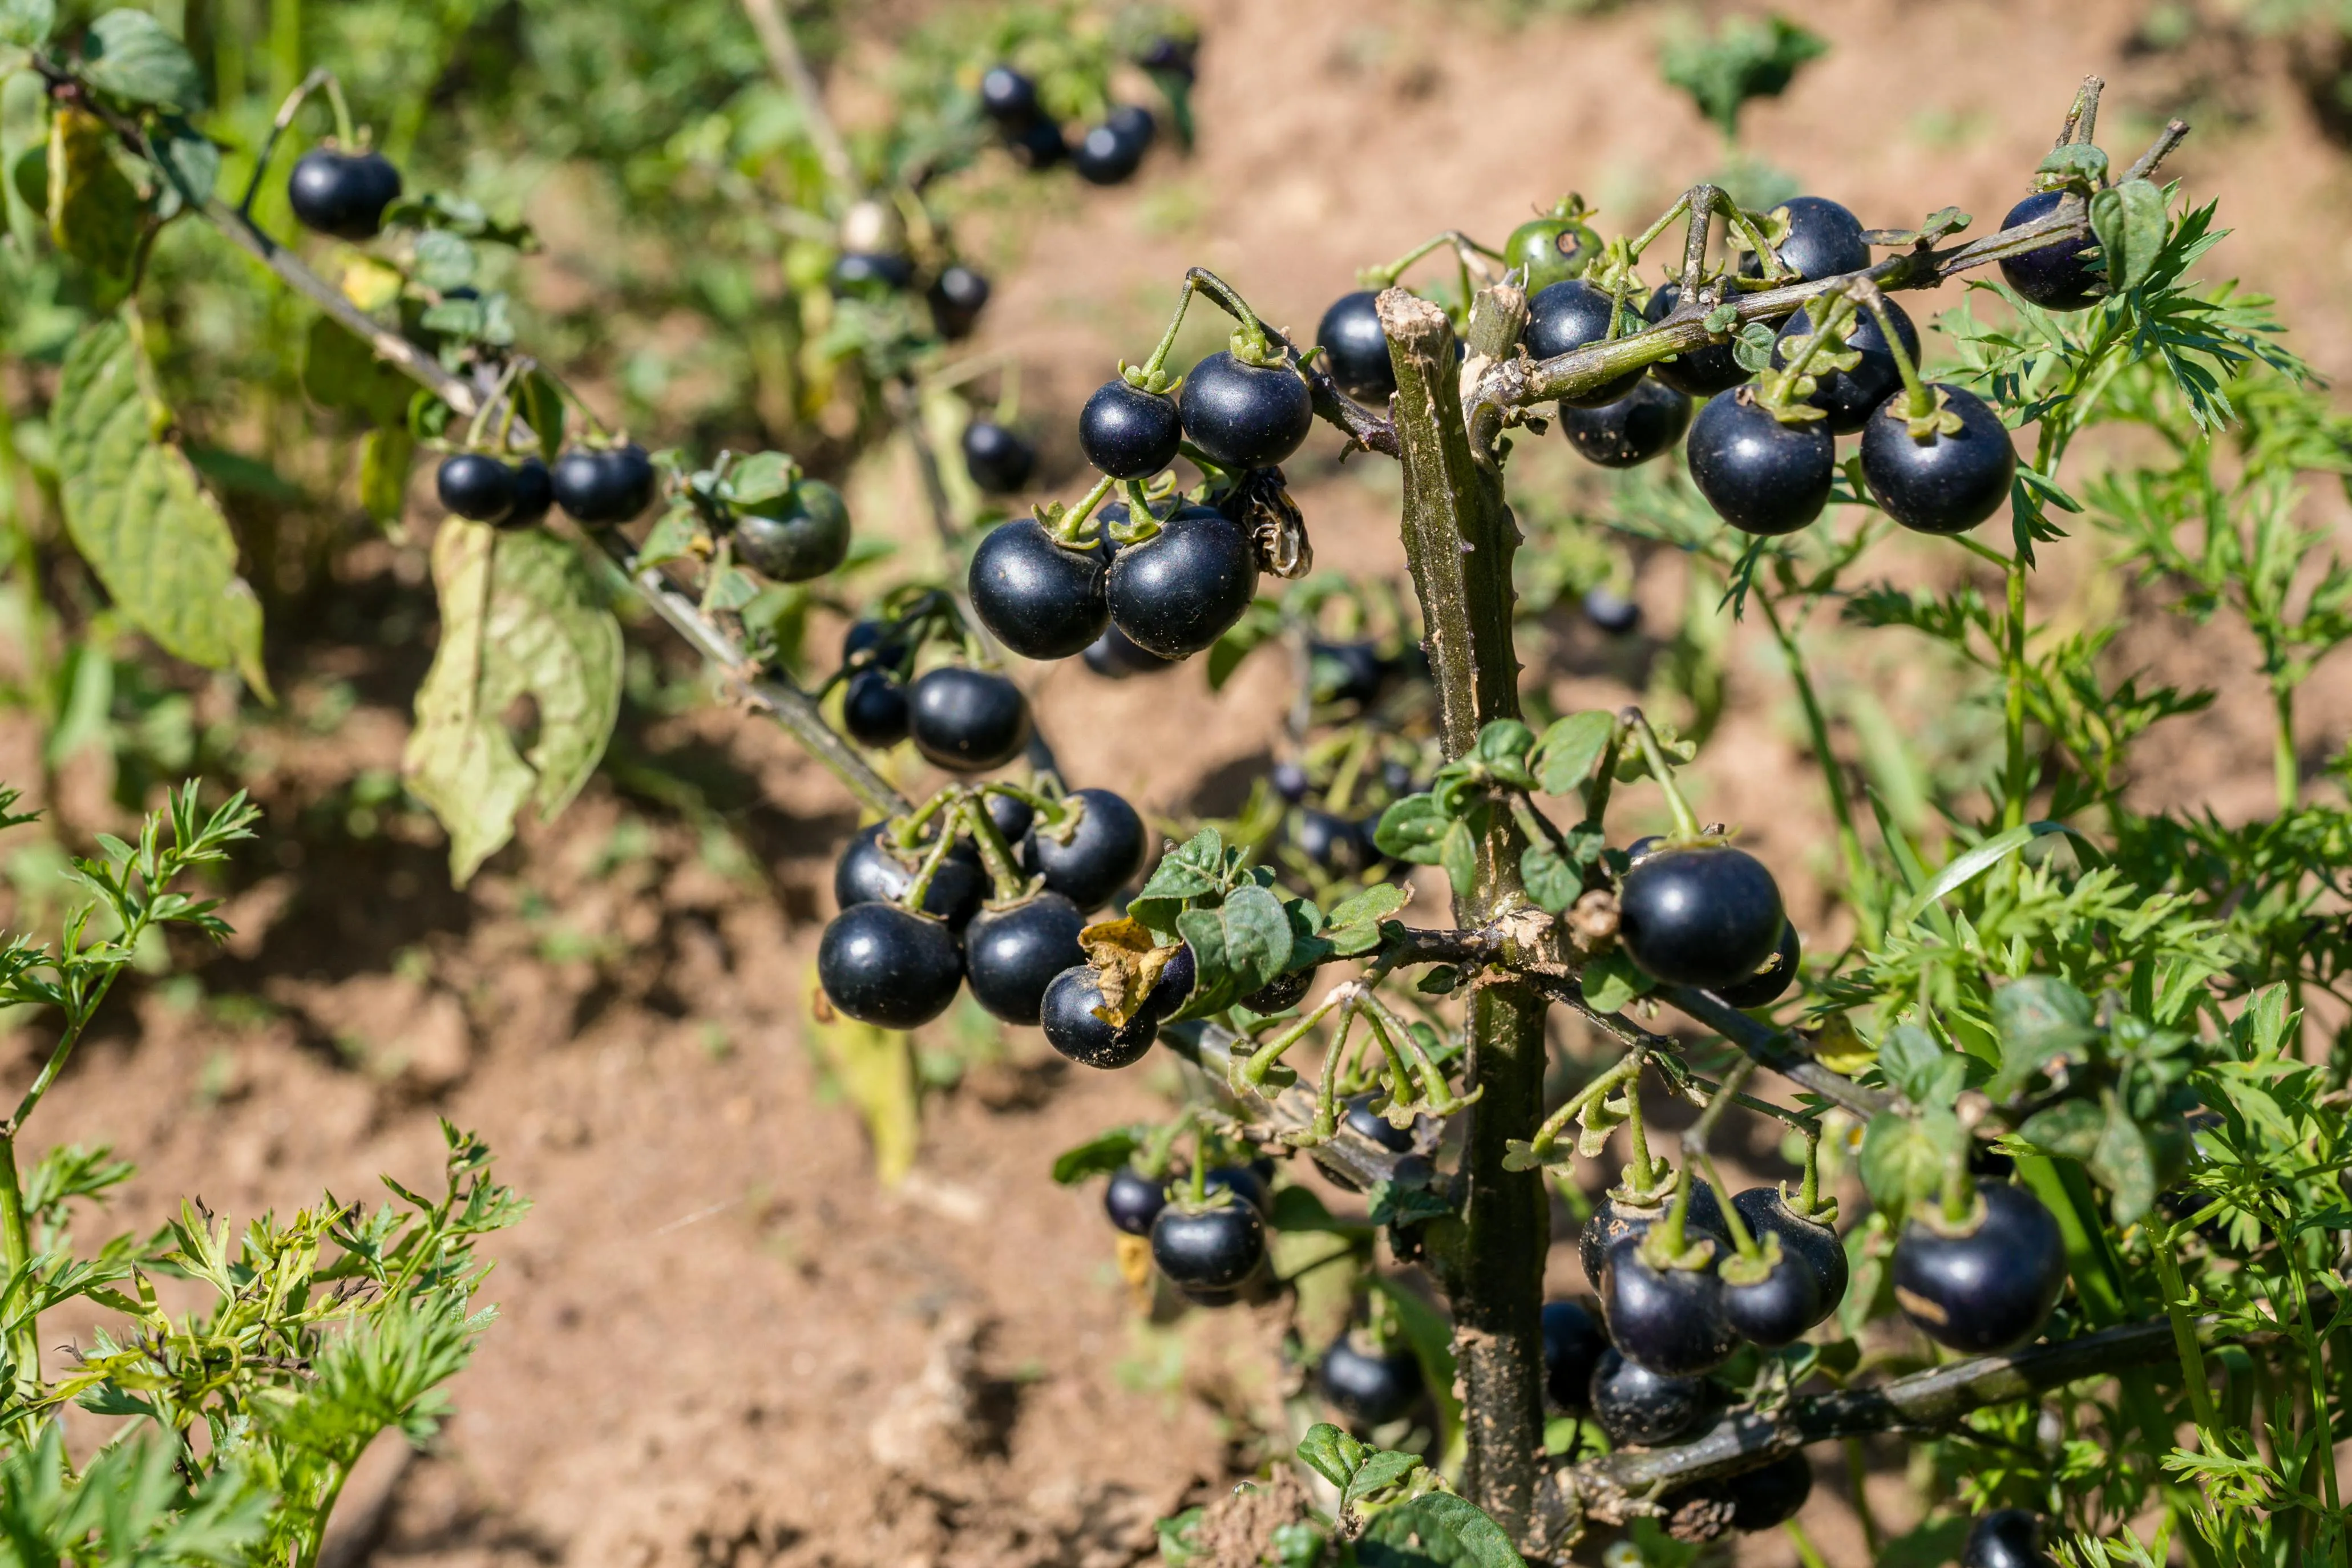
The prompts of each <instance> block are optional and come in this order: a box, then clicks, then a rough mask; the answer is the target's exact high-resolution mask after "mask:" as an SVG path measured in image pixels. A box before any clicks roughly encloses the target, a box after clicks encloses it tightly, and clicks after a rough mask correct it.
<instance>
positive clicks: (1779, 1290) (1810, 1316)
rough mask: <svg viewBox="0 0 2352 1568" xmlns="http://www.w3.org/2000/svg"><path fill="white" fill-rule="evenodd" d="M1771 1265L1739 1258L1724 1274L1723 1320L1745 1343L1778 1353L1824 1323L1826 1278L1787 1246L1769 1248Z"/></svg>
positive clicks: (1727, 1264) (1731, 1261) (1730, 1261)
mask: <svg viewBox="0 0 2352 1568" xmlns="http://www.w3.org/2000/svg"><path fill="white" fill-rule="evenodd" d="M1765 1250H1766V1252H1767V1254H1768V1256H1769V1259H1770V1260H1769V1262H1767V1261H1766V1260H1764V1259H1760V1258H1759V1259H1754V1260H1751V1259H1748V1258H1729V1259H1727V1260H1726V1261H1725V1262H1724V1264H1723V1266H1722V1268H1721V1270H1720V1272H1721V1274H1722V1278H1723V1317H1724V1321H1726V1322H1727V1323H1729V1324H1730V1325H1731V1327H1732V1331H1734V1332H1736V1333H1737V1334H1738V1336H1739V1337H1740V1338H1741V1339H1744V1340H1749V1341H1752V1342H1755V1343H1757V1344H1759V1345H1762V1346H1763V1347H1764V1348H1765V1349H1766V1350H1778V1349H1779V1348H1780V1346H1782V1345H1790V1344H1794V1343H1796V1342H1797V1341H1799V1340H1800V1339H1801V1338H1803V1337H1804V1333H1805V1331H1806V1330H1807V1329H1810V1328H1811V1327H1812V1326H1813V1325H1814V1324H1815V1323H1818V1322H1820V1321H1822V1316H1823V1315H1824V1314H1823V1310H1822V1284H1821V1276H1820V1275H1819V1274H1818V1273H1816V1272H1815V1271H1814V1268H1813V1265H1812V1263H1811V1261H1810V1260H1809V1259H1806V1258H1800V1257H1798V1256H1797V1255H1796V1253H1794V1252H1793V1251H1791V1250H1790V1249H1789V1248H1788V1247H1768V1248H1766V1249H1765Z"/></svg>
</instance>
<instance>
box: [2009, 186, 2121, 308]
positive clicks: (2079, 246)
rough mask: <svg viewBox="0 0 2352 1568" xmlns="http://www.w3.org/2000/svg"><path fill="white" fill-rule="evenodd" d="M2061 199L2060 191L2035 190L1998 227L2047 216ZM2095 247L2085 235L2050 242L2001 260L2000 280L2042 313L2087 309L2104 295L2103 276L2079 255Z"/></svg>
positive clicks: (2053, 210) (2025, 222)
mask: <svg viewBox="0 0 2352 1568" xmlns="http://www.w3.org/2000/svg"><path fill="white" fill-rule="evenodd" d="M2063 199H2064V193H2063V192H2061V191H2038V192H2036V193H2034V194H2033V195H2030V196H2028V197H2026V198H2025V199H2024V200H2023V201H2021V202H2020V203H2018V204H2017V205H2015V206H2013V207H2011V208H2010V209H2009V216H2007V217H2005V218H2003V219H2001V220H2000V226H2001V227H2003V228H2015V227H2017V226H2019V225H2020V224H2028V223H2032V222H2033V221H2035V220H2036V219H2037V218H2045V217H2048V216H2050V215H2051V214H2052V213H2054V212H2056V211H2057V210H2058V204H2059V202H2061V201H2062V200H2063ZM2097 244H2098V241H2097V240H2095V239H2094V238H2093V237H2091V236H2089V235H2087V234H2085V235H2078V236H2077V237H2074V238H2073V239H2058V240H2053V241H2052V242H2051V243H2049V244H2048V245H2045V246H2043V247H2041V248H2040V249H2038V250H2029V251H2027V252H2026V253H2025V254H2024V255H2022V256H2012V257H2010V258H2007V259H2006V260H2004V261H2002V262H2001V264H2000V276H2001V280H2002V281H2003V282H2005V283H2007V284H2008V285H2009V286H2010V287H2011V288H2012V289H2016V290H2017V291H2018V292H2019V293H2020V294H2022V295H2023V296H2025V298H2026V300H2027V301H2028V302H2029V303H2031V304H2035V305H2039V306H2041V307H2042V309H2043V310H2088V309H2089V308H2090V307H2091V306H2093V305H2095V304H2097V303H2098V302H2099V301H2100V300H2102V299H2104V298H2105V295H2106V287H2107V279H2106V276H2105V274H2104V273H2101V272H2095V271H2093V270H2092V269H2091V265H2090V259H2089V258H2086V257H2085V256H2084V254H2083V253H2084V251H2087V250H2090V249H2093V248H2095V247H2096V246H2097Z"/></svg>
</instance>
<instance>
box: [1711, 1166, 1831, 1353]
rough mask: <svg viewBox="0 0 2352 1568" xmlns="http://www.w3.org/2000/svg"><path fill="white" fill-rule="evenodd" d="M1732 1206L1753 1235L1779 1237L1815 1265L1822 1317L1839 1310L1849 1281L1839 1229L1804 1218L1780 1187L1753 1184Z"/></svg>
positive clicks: (1787, 1249)
mask: <svg viewBox="0 0 2352 1568" xmlns="http://www.w3.org/2000/svg"><path fill="white" fill-rule="evenodd" d="M1731 1206H1732V1207H1733V1208H1735V1209H1737V1210H1738V1211H1739V1217H1740V1220H1741V1221H1742V1222H1743V1223H1744V1224H1746V1226H1748V1232H1749V1234H1751V1235H1753V1236H1755V1237H1757V1238H1758V1239H1759V1240H1761V1239H1762V1238H1763V1237H1765V1236H1767V1235H1768V1234H1769V1235H1771V1236H1777V1237H1780V1248H1781V1250H1782V1251H1784V1252H1788V1253H1790V1254H1792V1255H1794V1256H1796V1257H1798V1258H1803V1259H1804V1260H1805V1262H1806V1263H1807V1264H1808V1265H1809V1266H1810V1267H1811V1268H1812V1271H1813V1278H1814V1280H1815V1282H1816V1283H1817V1285H1818V1286H1819V1289H1820V1293H1821V1318H1827V1317H1828V1316H1829V1315H1830V1314H1831V1313H1832V1312H1834V1311H1836V1310H1837V1305H1838V1303H1839V1302H1840V1301H1842V1300H1844V1299H1845V1283H1846V1261H1845V1247H1844V1246H1843V1244H1842V1243H1841V1242H1840V1241H1839V1240H1838V1235H1837V1232H1835V1231H1833V1230H1832V1229H1831V1228H1830V1227H1829V1226H1825V1225H1821V1224H1817V1223H1816V1222H1814V1221H1812V1220H1809V1219H1804V1218H1801V1217H1800V1216H1799V1215H1798V1214H1797V1212H1796V1211H1795V1210H1794V1209H1791V1208H1790V1206H1789V1204H1788V1200H1787V1199H1785V1198H1783V1197H1782V1196H1781V1195H1780V1188H1778V1187H1750V1188H1748V1190H1747V1191H1746V1192H1743V1193H1735V1194H1732V1199H1731ZM1815 1321H1820V1319H1816V1320H1815ZM1806 1326H1807V1327H1808V1328H1810V1327H1811V1324H1807V1325H1806Z"/></svg>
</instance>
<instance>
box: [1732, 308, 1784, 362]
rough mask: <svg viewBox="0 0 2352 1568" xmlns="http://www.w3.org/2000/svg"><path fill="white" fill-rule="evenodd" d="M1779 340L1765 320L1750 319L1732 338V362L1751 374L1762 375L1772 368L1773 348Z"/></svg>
mask: <svg viewBox="0 0 2352 1568" xmlns="http://www.w3.org/2000/svg"><path fill="white" fill-rule="evenodd" d="M1779 341H1780V340H1779V339H1777V338H1776V337H1775V336H1774V335H1773V332H1772V329H1771V328H1770V327H1769V326H1767V325H1766V324H1765V323H1764V322H1762V321H1750V322H1748V324H1747V325H1746V326H1744V327H1742V328H1740V329H1739V335H1738V337H1735V338H1733V339H1732V340H1731V358H1732V362H1733V363H1736V364H1737V365H1738V366H1739V368H1740V369H1742V370H1744V371H1746V372H1748V374H1751V375H1760V374H1763V373H1764V372H1766V371H1768V370H1769V369H1771V368H1772V349H1773V345H1774V344H1775V343H1777V342H1779Z"/></svg>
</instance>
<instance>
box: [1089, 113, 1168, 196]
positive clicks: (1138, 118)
mask: <svg viewBox="0 0 2352 1568" xmlns="http://www.w3.org/2000/svg"><path fill="white" fill-rule="evenodd" d="M1156 130H1157V127H1156V126H1154V125H1153V123H1152V120H1151V112H1150V110H1147V109H1143V108H1140V107H1139V106H1137V105H1135V104H1131V103H1125V104H1121V105H1119V106H1118V108H1116V109H1114V110H1111V111H1110V116H1109V118H1108V119H1107V120H1105V121H1103V122H1102V123H1101V124H1100V125H1097V126H1096V127H1094V128H1093V129H1092V130H1090V131H1088V132H1087V133H1086V134H1085V135H1084V136H1081V137H1079V138H1078V142H1077V145H1076V146H1075V147H1073V148H1071V149H1070V167H1071V168H1073V169H1075V170H1076V171H1077V173H1078V178H1080V179H1082V180H1084V181H1086V182H1087V184H1093V185H1116V184H1119V183H1121V182H1122V181H1124V180H1127V179H1129V177H1131V176H1132V175H1133V174H1134V173H1135V171H1136V170H1137V169H1138V168H1139V167H1140V166H1141V165H1142V163H1143V154H1144V153H1147V152H1149V151H1150V148H1151V138H1152V135H1153V132H1155V131H1156Z"/></svg>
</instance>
